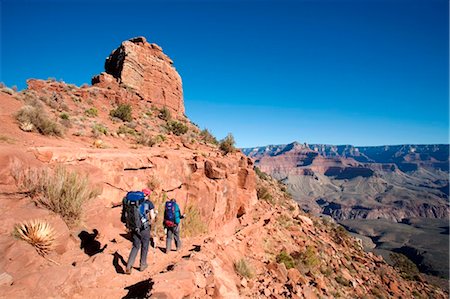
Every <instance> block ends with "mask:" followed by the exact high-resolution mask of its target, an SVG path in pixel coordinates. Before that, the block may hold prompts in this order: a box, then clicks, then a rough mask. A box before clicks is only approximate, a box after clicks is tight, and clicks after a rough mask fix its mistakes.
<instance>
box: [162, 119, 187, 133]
mask: <svg viewBox="0 0 450 299" xmlns="http://www.w3.org/2000/svg"><path fill="white" fill-rule="evenodd" d="M167 130H168V131H169V132H172V133H173V134H175V135H177V136H181V135H183V134H186V132H187V131H188V127H187V126H186V125H185V124H183V123H181V122H178V121H175V120H171V121H168V122H167Z"/></svg>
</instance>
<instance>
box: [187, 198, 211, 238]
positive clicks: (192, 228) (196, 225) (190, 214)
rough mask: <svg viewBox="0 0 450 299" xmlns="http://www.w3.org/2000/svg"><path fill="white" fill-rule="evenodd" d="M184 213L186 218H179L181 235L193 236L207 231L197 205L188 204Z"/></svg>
mask: <svg viewBox="0 0 450 299" xmlns="http://www.w3.org/2000/svg"><path fill="white" fill-rule="evenodd" d="M184 213H185V214H186V218H184V219H182V220H181V221H182V228H183V229H182V230H181V235H182V236H183V237H195V236H199V235H201V234H204V233H206V232H207V231H208V227H207V226H206V223H205V222H204V221H203V219H202V216H201V215H200V210H199V209H198V208H197V206H194V205H191V204H189V205H188V206H187V207H186V208H185V211H184Z"/></svg>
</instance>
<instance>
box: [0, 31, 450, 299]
mask: <svg viewBox="0 0 450 299" xmlns="http://www.w3.org/2000/svg"><path fill="white" fill-rule="evenodd" d="M105 69H106V72H105V73H102V74H100V75H99V76H96V77H94V79H93V80H92V82H93V85H92V86H82V87H77V86H75V85H72V84H66V83H64V82H56V81H54V80H45V81H44V80H29V81H28V88H27V89H25V90H23V91H20V92H16V91H14V90H11V89H9V88H7V87H2V88H1V90H0V100H1V102H2V104H1V105H0V121H1V132H0V152H1V154H0V166H1V167H0V184H1V192H0V205H1V210H2V217H1V219H0V224H1V225H0V252H1V253H2V258H1V259H0V297H1V298H145V297H147V296H151V297H152V298H448V294H447V293H445V292H444V291H442V290H441V289H439V288H437V287H435V286H432V285H429V284H427V283H425V282H424V281H423V280H422V279H421V278H420V277H418V279H417V280H414V281H411V280H405V279H404V278H402V276H401V275H400V273H399V272H397V270H395V269H394V268H392V267H391V266H389V265H388V264H386V263H385V262H384V261H383V260H382V258H381V257H379V256H376V255H373V254H372V253H368V252H364V251H363V250H362V249H361V245H360V242H359V241H357V240H356V239H354V238H352V237H350V236H349V235H347V234H346V233H345V232H344V231H343V230H341V229H340V228H339V227H338V226H337V225H335V224H333V223H329V222H327V221H325V220H322V219H319V218H315V217H313V216H311V215H308V214H305V213H303V212H302V211H301V210H300V209H299V208H298V205H297V204H296V203H295V202H294V201H293V200H292V199H291V198H290V197H289V196H288V195H287V194H286V193H285V192H283V191H282V190H283V186H281V185H280V184H279V183H278V182H277V181H275V180H273V179H271V178H270V177H264V176H261V177H260V176H258V175H256V174H255V171H254V169H253V161H252V160H251V159H248V158H247V157H245V156H244V155H243V154H242V153H241V152H240V151H235V152H231V153H228V154H224V153H223V152H222V151H221V150H220V149H219V148H218V146H217V145H216V144H213V143H209V142H208V140H209V139H207V138H205V137H204V136H205V135H204V134H201V133H200V130H199V129H198V128H197V127H196V126H195V125H193V124H192V123H191V122H190V121H189V120H188V119H187V118H186V117H185V116H184V115H183V112H184V106H183V100H182V88H181V79H180V77H179V75H178V74H177V72H176V71H175V69H174V68H173V63H172V61H171V60H170V59H169V58H168V57H167V56H166V55H165V54H164V53H163V52H162V50H161V48H160V47H158V46H157V45H154V44H149V43H147V42H146V40H145V39H144V38H142V37H139V38H134V39H131V40H129V41H125V42H123V43H122V44H121V46H120V47H119V48H118V49H116V50H115V51H113V52H112V54H111V55H110V56H109V57H108V59H107V60H106V63H105ZM120 104H129V105H130V107H132V116H133V120H132V121H130V122H122V121H121V120H118V119H117V118H113V117H111V116H110V111H111V110H112V109H115V108H116V107H118V105H120ZM25 105H27V108H23V106H25ZM30 106H31V107H35V108H36V107H41V108H39V109H38V110H37V111H39V113H40V114H41V115H43V114H44V113H45V114H46V115H47V117H48V120H51V121H54V122H55V123H57V124H56V125H55V126H58V127H61V128H62V134H61V136H60V137H54V136H45V135H42V134H40V133H38V132H37V130H38V129H37V127H36V126H33V125H30V124H29V123H26V122H24V121H23V120H22V121H20V122H19V121H18V120H17V119H16V115H17V113H18V111H19V110H21V109H28V110H30V109H33V108H30ZM163 107H167V109H169V110H170V111H171V112H172V120H168V118H167V117H166V116H167V115H164V114H162V112H161V111H162V110H163V109H162V108H163ZM173 119H176V120H173ZM174 123H177V124H178V125H179V124H183V125H184V126H186V127H187V129H188V130H187V132H186V133H184V134H179V133H178V135H176V134H175V132H176V131H174V130H171V129H170V128H172V127H173V125H174ZM46 124H47V125H48V122H47V123H46ZM41 131H42V130H41ZM149 140H151V142H150V141H149ZM61 165H62V166H63V167H65V168H66V169H69V170H71V171H75V172H76V173H78V174H79V176H82V175H87V176H88V179H89V181H88V182H89V184H90V186H92V187H95V188H97V189H98V190H100V192H99V195H98V196H96V197H95V198H93V199H91V200H89V201H87V202H85V203H84V205H83V206H82V210H83V213H82V217H81V220H79V221H78V222H77V223H73V222H66V221H64V219H63V218H62V217H61V216H60V215H59V214H57V213H54V212H51V211H49V210H48V209H46V208H44V207H43V206H42V205H40V204H38V203H36V197H33V198H31V197H30V196H29V193H27V192H26V191H27V186H26V185H23V184H21V183H23V179H21V178H23V176H21V175H23V174H27V173H30V171H32V170H33V169H48V170H50V171H52V170H54V169H55V168H56V167H57V166H61ZM144 186H149V187H151V188H152V189H153V193H152V195H151V198H152V200H153V201H154V202H155V203H157V206H161V204H162V203H163V202H164V198H167V197H170V198H172V197H175V198H177V199H178V202H179V204H180V207H181V209H182V210H183V211H185V212H186V213H187V215H188V217H187V219H186V220H185V222H183V223H182V228H181V230H182V231H184V232H186V233H189V236H184V237H183V241H184V244H183V248H182V249H181V250H180V251H178V252H175V251H174V252H171V253H169V254H164V253H163V251H162V249H163V247H164V238H163V232H162V228H161V219H157V222H156V226H154V227H156V228H157V230H156V234H155V233H154V230H153V229H152V234H153V235H154V237H155V238H154V240H155V244H156V246H155V248H154V249H150V252H149V257H148V263H149V265H150V266H149V267H148V268H147V269H146V270H145V271H143V272H140V271H138V270H134V271H133V273H132V274H131V275H124V267H125V266H124V262H125V260H126V259H127V258H128V254H129V250H130V248H131V243H130V241H129V240H128V239H127V235H126V230H125V228H124V226H123V224H122V223H121V222H120V210H121V209H120V207H114V206H116V204H117V202H119V203H120V201H121V199H122V198H123V196H124V195H125V192H126V191H127V190H136V189H140V188H142V187H144ZM160 212H162V211H161V210H160ZM32 219H40V220H44V221H47V222H48V223H50V224H51V225H52V226H53V228H54V230H55V231H56V233H57V237H56V240H55V242H54V246H53V248H52V250H50V252H49V253H48V254H47V255H44V256H42V255H39V254H38V252H37V251H36V250H35V248H34V247H33V246H32V245H30V244H29V243H27V242H25V241H23V240H21V239H19V238H17V237H14V236H13V234H12V232H13V230H14V226H15V225H16V224H18V223H21V222H23V221H26V220H32ZM67 223H69V224H70V225H68V224H67ZM241 260H242V261H244V262H241V265H242V264H245V265H247V266H248V268H249V270H248V271H245V269H242V268H240V270H236V266H237V265H238V261H241ZM136 266H137V265H136ZM292 266H294V267H292ZM244 276H245V277H244Z"/></svg>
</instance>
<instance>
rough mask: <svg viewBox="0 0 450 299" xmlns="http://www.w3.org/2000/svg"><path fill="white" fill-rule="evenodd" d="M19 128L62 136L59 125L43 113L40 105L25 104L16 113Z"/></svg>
mask: <svg viewBox="0 0 450 299" xmlns="http://www.w3.org/2000/svg"><path fill="white" fill-rule="evenodd" d="M15 116H16V119H17V121H18V122H19V125H20V128H21V129H22V130H24V131H37V132H39V133H41V134H42V135H53V136H62V135H63V131H62V129H61V127H60V126H59V125H58V124H57V123H56V122H54V121H52V120H51V119H50V118H49V117H48V115H47V114H46V113H45V110H44V108H43V107H42V105H40V104H38V103H37V102H35V105H33V106H32V105H25V106H23V107H22V108H20V110H19V111H18V112H17V113H16V115H15Z"/></svg>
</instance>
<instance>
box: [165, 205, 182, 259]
mask: <svg viewBox="0 0 450 299" xmlns="http://www.w3.org/2000/svg"><path fill="white" fill-rule="evenodd" d="M184 217H185V215H181V212H180V207H179V206H178V204H177V201H176V199H175V198H172V199H171V200H169V201H167V202H166V205H165V209H164V222H163V225H164V231H165V232H166V253H169V252H170V250H171V247H172V237H173V238H174V239H175V246H176V247H177V249H176V250H177V251H178V250H180V249H181V239H180V220H181V219H183V218H184Z"/></svg>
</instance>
